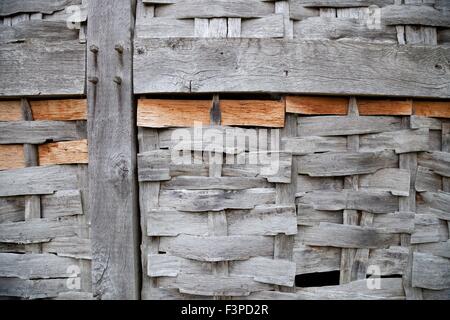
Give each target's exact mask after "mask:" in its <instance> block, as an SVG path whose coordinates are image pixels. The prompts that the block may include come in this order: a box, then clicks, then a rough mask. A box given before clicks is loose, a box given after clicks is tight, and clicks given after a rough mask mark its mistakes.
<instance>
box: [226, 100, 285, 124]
mask: <svg viewBox="0 0 450 320" xmlns="http://www.w3.org/2000/svg"><path fill="white" fill-rule="evenodd" d="M220 110H221V112H222V125H224V126H258V127H273V128H281V127H284V102H283V101H269V100H267V101H266V100H221V101H220Z"/></svg>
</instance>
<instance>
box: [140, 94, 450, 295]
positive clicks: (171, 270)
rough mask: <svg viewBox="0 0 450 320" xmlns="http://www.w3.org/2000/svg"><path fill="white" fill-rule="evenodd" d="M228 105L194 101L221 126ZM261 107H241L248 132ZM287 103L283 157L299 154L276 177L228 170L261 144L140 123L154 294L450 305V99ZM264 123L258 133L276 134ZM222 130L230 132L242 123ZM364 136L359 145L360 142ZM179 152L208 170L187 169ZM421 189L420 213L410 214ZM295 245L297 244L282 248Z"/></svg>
mask: <svg viewBox="0 0 450 320" xmlns="http://www.w3.org/2000/svg"><path fill="white" fill-rule="evenodd" d="M151 101H152V100H147V102H146V103H150V104H151V103H152V102H151ZM221 101H222V100H219V99H213V100H210V101H209V102H210V107H209V108H207V106H208V104H205V102H204V101H194V100H192V101H191V102H189V104H191V105H195V104H196V103H197V104H198V105H199V106H200V105H201V106H203V105H204V106H205V107H204V109H205V112H206V113H207V114H209V115H210V119H214V117H216V118H217V119H219V121H218V122H216V121H214V120H211V123H215V124H216V125H217V124H220V117H218V116H217V114H215V113H217V111H218V110H219V115H220V110H221ZM252 101H255V100H249V101H247V103H238V104H237V105H239V106H240V107H241V109H239V108H235V109H234V111H235V113H234V121H235V123H237V126H236V127H234V128H239V123H240V122H239V121H240V114H242V116H243V117H244V119H246V118H247V116H248V112H249V110H255V109H254V108H251V104H252ZM283 101H285V102H286V111H287V113H286V119H287V120H286V121H285V123H284V128H283V129H282V133H281V134H280V140H281V151H282V153H281V154H286V155H287V156H288V158H286V159H290V160H289V161H287V162H286V166H284V167H282V169H280V172H279V173H278V174H276V175H272V176H270V177H268V176H267V175H264V174H262V173H261V172H262V170H261V169H262V167H263V166H261V165H257V166H249V165H243V164H241V165H239V166H238V165H236V164H235V165H233V164H229V163H227V162H226V159H227V158H228V157H236V156H237V155H239V154H241V153H245V154H247V156H250V154H251V153H252V151H253V150H255V149H252V147H251V146H249V145H246V146H245V147H243V148H241V149H239V148H237V149H236V148H231V147H230V146H227V147H224V146H222V147H221V148H220V146H219V144H206V145H205V144H202V143H201V141H200V140H201V139H200V138H198V136H197V140H195V139H194V140H193V141H190V142H189V143H184V144H178V143H177V142H179V141H178V140H176V141H173V140H172V138H173V137H176V136H177V133H179V131H178V130H182V131H183V132H182V133H183V134H184V135H192V136H193V135H194V132H195V129H194V128H191V126H192V121H191V120H189V121H188V122H186V123H185V127H184V128H182V127H181V128H176V127H173V126H172V125H171V124H170V123H168V124H167V125H165V123H164V122H163V121H164V120H162V122H161V121H159V122H158V123H157V124H151V125H148V126H147V127H140V129H139V130H140V132H139V144H140V151H139V152H140V153H139V155H138V172H139V181H140V193H141V197H140V205H141V211H142V212H143V213H145V214H144V215H143V216H142V220H141V227H142V230H143V234H144V235H146V236H145V237H144V238H143V245H142V248H143V257H142V263H143V268H144V270H146V276H145V277H144V279H143V286H142V287H143V291H142V297H143V298H145V299H189V298H200V299H212V298H216V299H217V298H220V299H229V298H233V297H234V298H239V299H242V298H245V299H246V298H249V299H413V298H423V299H449V298H450V296H449V293H450V285H449V284H448V277H449V271H448V270H449V269H448V268H449V258H450V256H449V254H448V246H449V230H448V221H449V220H450V216H449V209H448V208H450V194H449V193H448V188H447V185H445V188H447V189H445V188H444V183H447V180H448V178H449V176H450V172H449V170H450V154H449V153H448V148H447V147H448V132H449V121H450V120H448V119H449V117H448V114H447V108H448V107H449V105H448V102H442V101H441V102H425V101H412V100H408V99H403V100H401V99H397V100H389V99H378V100H376V99H368V98H361V99H360V98H356V99H355V98H332V97H327V98H322V97H302V96H286V97H285V98H284V99H283ZM157 104H158V106H159V108H160V109H156V110H158V111H155V110H154V111H155V113H154V114H153V115H152V116H153V118H155V119H159V120H161V119H163V118H159V117H158V114H157V113H158V112H161V116H164V117H165V118H167V119H171V121H176V119H177V117H178V116H177V115H179V113H178V111H175V112H172V111H171V110H172V107H173V106H174V105H176V103H174V102H172V101H171V100H158V101H157ZM182 104H183V105H184V104H186V101H184V102H183V103H182ZM432 105H437V108H433V107H431V106H432ZM215 106H216V107H215ZM421 106H424V107H421ZM444 106H446V107H447V108H444ZM246 108H249V109H246ZM164 110H165V111H167V112H168V114H167V113H164V112H163V111H164ZM350 110H352V111H351V112H350ZM424 110H425V111H424ZM430 110H431V111H430ZM426 112H432V115H433V117H428V116H427V115H428V114H425V113H426ZM170 114H172V115H173V116H174V117H171V116H170ZM207 114H206V115H205V116H204V117H205V118H207ZM255 119H258V116H256V117H255ZM404 119H407V120H408V122H406V125H405V120H404ZM141 120H142V119H139V118H138V122H139V121H141ZM255 121H258V120H255ZM139 123H141V125H142V122H139ZM257 125H258V123H252V124H250V127H247V128H246V129H252V127H253V128H254V129H256V130H255V131H256V132H260V130H262V129H265V128H264V126H260V127H259V128H258V127H255V126H257ZM149 127H150V128H149ZM291 127H293V128H294V130H291V129H289V128H291ZM207 128H208V127H205V128H203V129H204V130H207ZM212 128H214V130H216V131H217V132H218V133H219V136H226V132H227V129H230V127H226V126H213V127H212ZM350 138H351V139H353V140H355V139H356V141H358V147H357V148H349V147H348V144H349V143H350V141H352V140H351V139H350ZM175 150H178V151H184V152H188V154H189V157H190V158H191V159H193V160H196V162H193V163H192V164H184V165H182V164H176V163H173V161H172V155H173V154H174V152H175ZM178 151H177V152H178ZM214 153H215V154H214ZM217 154H220V156H221V158H222V159H223V163H222V164H221V165H220V166H219V167H217V164H216V163H214V164H212V163H211V162H210V161H211V159H212V157H214V156H217ZM411 155H412V156H414V158H415V159H417V165H416V166H409V167H407V166H406V165H405V164H403V163H404V162H405V161H411V160H407V159H408V158H407V157H411ZM244 158H245V157H244ZM283 161H284V160H283ZM283 163H284V162H283ZM258 167H259V168H258ZM286 170H288V171H289V174H286V173H285V172H286ZM348 180H349V181H351V183H350V184H349V183H348V182H346V181H348ZM290 189H293V193H292V194H293V198H292V200H291V201H290V200H279V199H290V198H289V196H287V195H289V194H290V191H289V190H290ZM416 193H417V203H416V205H414V206H411V205H409V206H406V204H407V203H409V201H411V196H412V195H415V194H416ZM294 197H295V200H294ZM286 201H287V202H286ZM346 215H347V218H346ZM350 216H351V217H352V218H351V220H349V217H350ZM346 219H347V220H346ZM292 235H294V237H293V242H292V245H289V243H290V242H289V241H287V242H286V239H289V237H291V236H292ZM283 239H284V240H283ZM281 241H283V243H284V247H281V246H279V245H277V243H281ZM282 248H283V249H282ZM280 250H284V251H280ZM343 259H345V260H343ZM344 261H345V263H344ZM335 271H340V273H341V280H340V284H339V285H329V286H325V287H306V288H305V287H303V288H302V287H295V285H294V277H295V276H302V275H308V274H311V273H322V272H325V273H327V272H335ZM373 272H375V273H377V272H378V276H383V277H384V276H387V277H388V278H383V279H381V282H380V287H379V288H378V289H371V288H370V286H369V287H368V284H367V281H366V277H368V276H373V274H372V273H373ZM391 277H394V278H391ZM412 292H414V293H412Z"/></svg>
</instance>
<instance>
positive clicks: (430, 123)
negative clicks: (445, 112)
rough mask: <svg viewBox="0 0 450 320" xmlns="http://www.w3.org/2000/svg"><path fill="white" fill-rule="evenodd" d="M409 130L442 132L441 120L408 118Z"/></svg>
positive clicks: (418, 117)
mask: <svg viewBox="0 0 450 320" xmlns="http://www.w3.org/2000/svg"><path fill="white" fill-rule="evenodd" d="M410 126H411V129H426V128H428V129H430V130H442V120H440V119H437V118H429V117H421V116H414V115H412V116H411V117H410Z"/></svg>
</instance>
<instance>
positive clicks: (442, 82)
mask: <svg viewBox="0 0 450 320" xmlns="http://www.w3.org/2000/svg"><path fill="white" fill-rule="evenodd" d="M262 48H264V49H262ZM449 55H450V49H449V48H445V47H410V46H400V47H392V46H391V45H385V44H367V43H364V44H359V43H353V42H345V43H343V42H338V41H336V42H332V41H308V42H299V41H289V40H276V39H227V40H223V39H221V40H214V39H208V40H206V39H196V40H190V39H172V40H163V39H138V40H136V42H135V57H134V84H135V87H134V91H135V93H137V94H140V93H157V92H160V93H164V92H173V93H175V92H261V91H266V92H292V93H303V94H314V93H315V94H317V93H322V94H324V93H328V94H351V95H377V96H380V95H388V96H411V97H433V96H435V97H440V98H446V97H449V94H448V92H450V90H449V84H448V83H447V78H448V75H447V72H446V71H445V72H443V71H442V70H441V69H442V68H441V69H439V70H438V72H437V69H436V66H437V65H440V66H441V67H442V66H443V65H445V62H443V61H446V60H448V56H449ZM336 61H339V64H336V63H335V62H336ZM362 66H364V67H362ZM155 75H158V76H156V77H155ZM330 75H331V76H330ZM417 79H420V82H418V80H417ZM409 81H411V82H414V86H412V85H411V86H408V85H405V83H408V82H409ZM324 87H326V88H327V89H326V92H324V89H323V88H324Z"/></svg>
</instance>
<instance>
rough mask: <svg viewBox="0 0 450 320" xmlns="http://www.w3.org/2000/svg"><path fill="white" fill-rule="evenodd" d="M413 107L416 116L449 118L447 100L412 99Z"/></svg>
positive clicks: (449, 103)
mask: <svg viewBox="0 0 450 320" xmlns="http://www.w3.org/2000/svg"><path fill="white" fill-rule="evenodd" d="M413 108H414V114H415V115H417V116H423V117H436V118H450V102H449V101H414V102H413Z"/></svg>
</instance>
